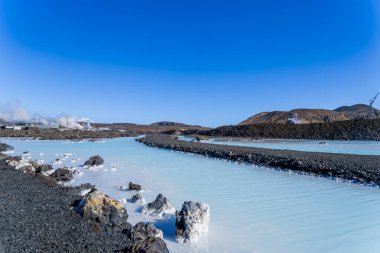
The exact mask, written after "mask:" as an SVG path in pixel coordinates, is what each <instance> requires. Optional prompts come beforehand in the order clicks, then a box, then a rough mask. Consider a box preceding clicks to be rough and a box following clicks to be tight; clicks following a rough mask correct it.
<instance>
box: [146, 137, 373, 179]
mask: <svg viewBox="0 0 380 253" xmlns="http://www.w3.org/2000/svg"><path fill="white" fill-rule="evenodd" d="M139 141H140V142H141V143H144V144H146V145H148V146H151V147H158V148H165V149H171V150H176V151H182V152H189V153H194V154H199V155H205V156H209V157H215V158H220V159H226V160H231V161H237V162H242V163H248V164H256V165H260V166H266V167H273V168H277V169H282V170H292V171H296V172H301V173H307V174H313V175H318V176H324V177H332V178H339V179H344V180H350V181H353V182H355V183H361V184H370V185H377V186H379V185H380V156H369V155H350V154H332V153H317V152H301V151H290V150H275V149H263V148H252V147H238V146H227V145H216V144H207V143H199V142H185V141H179V140H176V139H174V138H172V137H170V136H168V135H149V136H147V137H145V138H142V139H139Z"/></svg>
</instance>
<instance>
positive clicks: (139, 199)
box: [132, 193, 145, 205]
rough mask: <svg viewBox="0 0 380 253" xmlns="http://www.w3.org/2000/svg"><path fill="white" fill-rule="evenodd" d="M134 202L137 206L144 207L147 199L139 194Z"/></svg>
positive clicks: (134, 197) (133, 198)
mask: <svg viewBox="0 0 380 253" xmlns="http://www.w3.org/2000/svg"><path fill="white" fill-rule="evenodd" d="M132 202H133V203H135V204H137V205H144V204H145V199H144V198H143V197H142V196H141V195H140V194H138V193H137V194H135V195H133V197H132Z"/></svg>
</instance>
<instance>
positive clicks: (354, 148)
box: [183, 137, 380, 155]
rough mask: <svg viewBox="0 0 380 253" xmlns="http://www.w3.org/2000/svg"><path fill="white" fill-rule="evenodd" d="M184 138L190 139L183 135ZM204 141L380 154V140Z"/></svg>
mask: <svg viewBox="0 0 380 253" xmlns="http://www.w3.org/2000/svg"><path fill="white" fill-rule="evenodd" d="M183 139H184V140H189V139H188V138H186V137H183ZM202 142H204V143H211V144H223V145H233V146H245V147H257V148H271V149H289V150H299V151H308V152H329V153H345V154H359V155H380V141H328V140H326V141H317V140H278V139H263V140H246V139H245V140H244V139H236V138H231V139H225V138H223V139H222V138H216V139H210V140H206V141H202Z"/></svg>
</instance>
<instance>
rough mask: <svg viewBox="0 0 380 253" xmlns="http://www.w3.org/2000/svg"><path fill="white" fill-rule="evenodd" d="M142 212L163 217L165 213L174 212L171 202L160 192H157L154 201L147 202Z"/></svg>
mask: <svg viewBox="0 0 380 253" xmlns="http://www.w3.org/2000/svg"><path fill="white" fill-rule="evenodd" d="M142 213H143V214H146V215H151V216H158V217H163V216H165V215H167V214H173V213H175V208H174V207H173V205H172V203H170V201H169V200H168V199H167V198H165V197H164V196H163V195H162V194H158V196H157V198H156V200H155V201H153V202H152V203H148V204H147V205H146V206H145V207H144V209H143V210H142Z"/></svg>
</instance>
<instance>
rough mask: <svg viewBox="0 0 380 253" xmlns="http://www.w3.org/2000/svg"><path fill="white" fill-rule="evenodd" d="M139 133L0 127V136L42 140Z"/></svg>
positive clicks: (108, 137) (95, 137)
mask: <svg viewBox="0 0 380 253" xmlns="http://www.w3.org/2000/svg"><path fill="white" fill-rule="evenodd" d="M138 135H139V133H137V132H130V131H118V130H104V131H90V130H79V129H65V130H63V129H55V128H54V129H53V128H52V129H41V128H32V129H27V130H8V129H0V137H17V138H33V139H40V140H83V139H110V138H119V137H136V136H138Z"/></svg>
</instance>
